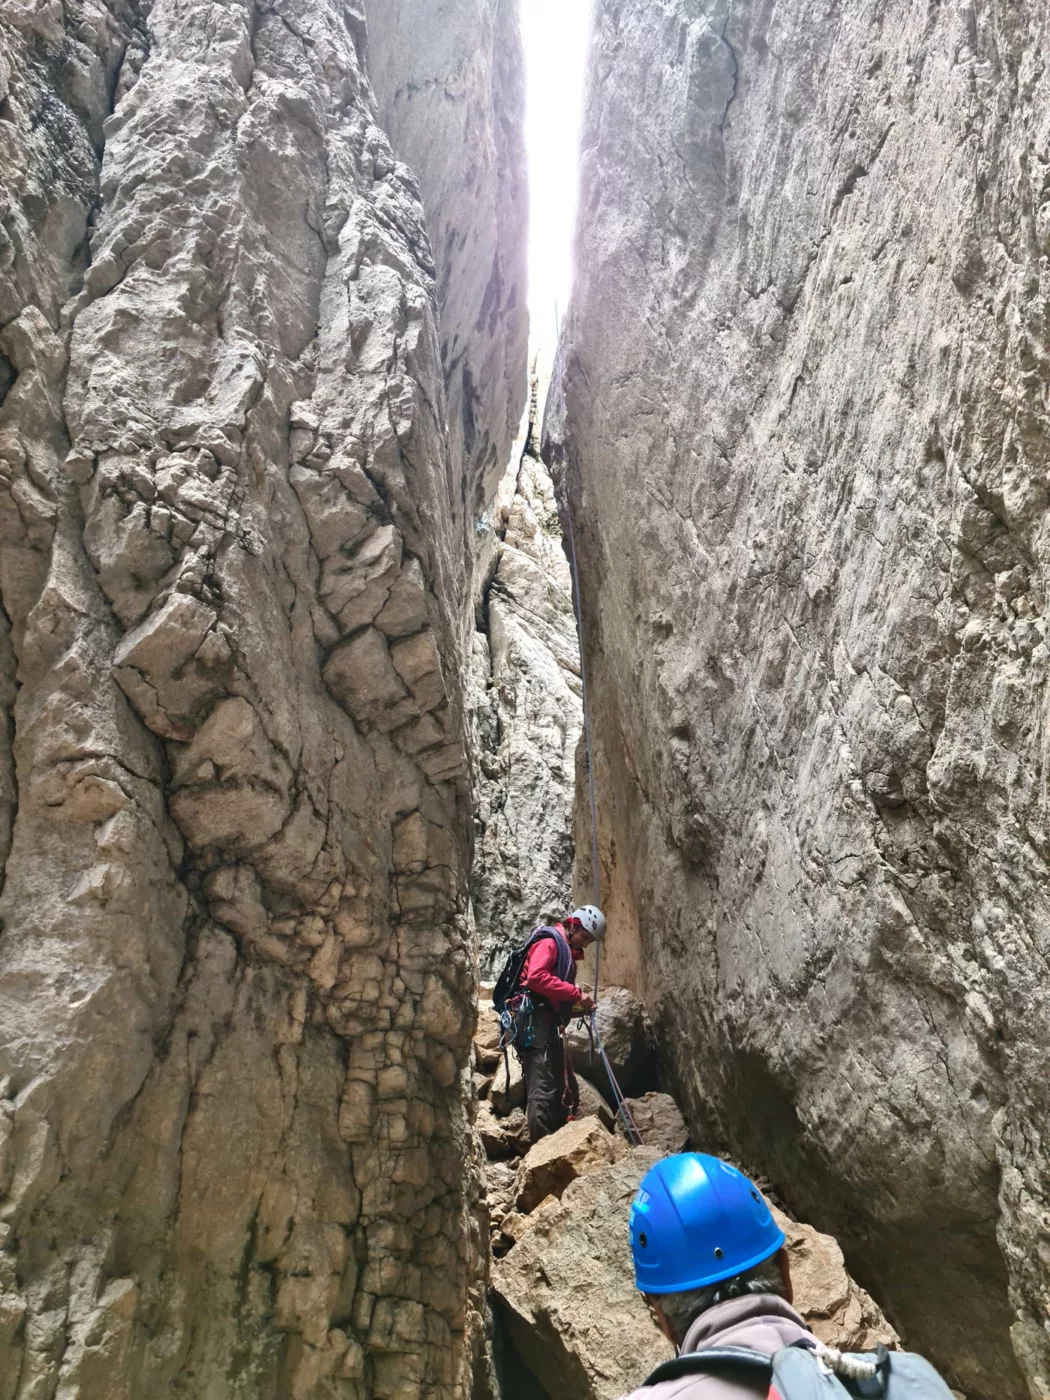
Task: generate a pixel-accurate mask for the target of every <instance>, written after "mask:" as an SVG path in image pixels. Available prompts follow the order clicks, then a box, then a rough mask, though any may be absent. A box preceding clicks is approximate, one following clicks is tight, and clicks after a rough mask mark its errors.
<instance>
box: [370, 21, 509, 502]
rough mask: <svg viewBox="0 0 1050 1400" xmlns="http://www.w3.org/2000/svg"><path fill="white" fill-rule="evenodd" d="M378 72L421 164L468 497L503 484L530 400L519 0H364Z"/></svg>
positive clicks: (408, 152) (409, 150)
mask: <svg viewBox="0 0 1050 1400" xmlns="http://www.w3.org/2000/svg"><path fill="white" fill-rule="evenodd" d="M364 4H365V10H366V12H367V14H368V27H369V36H370V38H369V72H370V74H371V78H372V82H373V85H374V87H375V90H376V96H377V98H378V101H379V112H380V121H381V124H382V126H383V128H384V130H385V131H387V132H388V133H389V136H390V140H391V143H392V144H393V147H394V150H395V152H396V153H397V154H398V155H399V156H400V157H401V159H402V160H405V161H407V162H408V164H409V165H410V166H411V167H412V169H413V170H415V171H416V172H417V173H418V175H419V183H420V189H421V190H422V193H423V206H424V209H425V211H426V219H427V228H428V229H429V232H430V238H431V242H432V244H433V246H434V253H435V259H436V261H437V266H438V304H439V306H440V309H441V333H442V339H441V353H442V358H443V361H444V366H445V375H446V386H447V394H448V425H449V436H450V441H451V448H452V457H453V461H455V462H457V463H458V462H460V461H462V463H463V473H462V478H461V480H460V482H459V484H458V489H459V490H460V492H461V495H462V500H463V501H464V503H465V505H466V508H467V509H468V510H470V511H471V512H473V514H474V515H476V516H479V515H481V513H482V512H483V511H484V509H485V508H486V506H487V505H488V503H489V502H490V501H491V500H492V497H493V496H494V495H495V492H496V487H497V485H498V484H499V481H500V477H501V476H502V474H503V472H504V471H505V469H506V466H507V460H508V454H509V451H510V446H511V443H512V441H513V439H514V436H515V434H516V432H517V430H518V424H519V422H520V420H521V415H522V412H523V410H524V408H525V395H526V382H527V381H526V375H525V356H526V352H527V346H528V338H529V320H528V311H527V307H526V302H525V225H526V221H527V219H528V194H527V185H526V179H525V147H524V136H523V131H524V104H525V84H524V70H523V56H522V48H521V35H520V32H519V28H518V0H446V3H442V4H440V5H436V4H433V3H432V0H364Z"/></svg>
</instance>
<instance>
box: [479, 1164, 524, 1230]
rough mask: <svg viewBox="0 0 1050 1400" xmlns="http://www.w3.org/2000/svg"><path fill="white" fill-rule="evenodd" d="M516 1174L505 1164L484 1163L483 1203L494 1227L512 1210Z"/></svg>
mask: <svg viewBox="0 0 1050 1400" xmlns="http://www.w3.org/2000/svg"><path fill="white" fill-rule="evenodd" d="M517 1179H518V1173H517V1171H516V1170H515V1168H514V1167H513V1166H511V1165H510V1164H509V1163H507V1162H486V1163H485V1202H486V1204H487V1206H488V1208H489V1220H490V1221H491V1222H492V1224H493V1225H494V1226H497V1225H499V1224H500V1222H501V1221H502V1220H503V1218H504V1217H505V1216H507V1215H509V1214H510V1212H511V1211H512V1210H513V1209H514V1191H515V1186H516V1183H517Z"/></svg>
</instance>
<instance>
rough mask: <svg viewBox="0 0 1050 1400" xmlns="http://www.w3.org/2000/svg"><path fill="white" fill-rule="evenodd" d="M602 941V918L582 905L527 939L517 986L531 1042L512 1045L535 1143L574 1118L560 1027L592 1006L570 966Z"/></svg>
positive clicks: (572, 1081) (574, 1093) (574, 1094)
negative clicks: (527, 1009)
mask: <svg viewBox="0 0 1050 1400" xmlns="http://www.w3.org/2000/svg"><path fill="white" fill-rule="evenodd" d="M604 936H605V915H604V914H603V913H602V911H601V910H600V909H598V908H596V907H595V906H594V905H593V904H585V905H584V906H583V907H582V908H580V909H577V910H575V912H574V913H572V914H570V915H569V917H568V918H567V919H566V920H565V922H564V923H558V924H544V925H541V926H540V927H539V928H538V929H537V930H536V931H535V933H534V934H533V935H532V940H531V944H530V946H529V950H528V953H527V954H526V957H525V965H524V967H523V968H522V972H521V977H520V979H519V982H518V986H519V987H520V989H521V990H522V991H523V992H528V993H529V996H530V998H531V1001H532V1016H531V1036H530V1037H528V1039H529V1044H528V1045H527V1046H526V1045H524V1044H522V1042H521V1041H519V1042H518V1047H517V1048H518V1054H519V1056H520V1058H521V1068H522V1073H523V1074H524V1076H525V1112H526V1115H527V1116H528V1120H529V1137H530V1138H531V1140H532V1141H533V1142H537V1141H538V1140H539V1139H540V1138H541V1137H546V1136H547V1134H548V1133H553V1132H556V1131H557V1130H558V1129H559V1128H561V1127H563V1126H564V1124H565V1123H567V1122H568V1120H569V1118H570V1117H573V1116H574V1115H575V1114H576V1111H577V1109H578V1108H579V1106H580V1089H579V1085H578V1084H577V1083H576V1076H575V1074H574V1073H573V1069H572V1065H571V1064H570V1063H569V1057H568V1055H567V1054H566V1051H565V1040H564V1035H565V1027H566V1026H567V1025H568V1023H569V1022H570V1021H571V1020H572V1018H573V1016H586V1015H589V1014H590V1012H591V1011H593V1010H594V1002H593V1001H592V1000H591V998H590V997H589V996H587V995H586V993H584V992H581V990H580V988H579V987H577V985H576V964H577V963H578V962H580V961H581V960H582V958H583V954H584V951H585V950H586V949H587V948H588V947H589V946H590V945H591V944H592V943H594V942H596V941H599V940H600V939H602V938H604Z"/></svg>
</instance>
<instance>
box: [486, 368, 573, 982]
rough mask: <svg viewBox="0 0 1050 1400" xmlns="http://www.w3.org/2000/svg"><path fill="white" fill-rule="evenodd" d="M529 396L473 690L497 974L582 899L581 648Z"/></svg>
mask: <svg viewBox="0 0 1050 1400" xmlns="http://www.w3.org/2000/svg"><path fill="white" fill-rule="evenodd" d="M532 393H533V404H532V407H533V412H532V415H531V420H530V427H529V432H528V436H527V438H526V443H525V449H524V452H523V453H522V456H521V460H520V463H518V464H514V465H512V468H511V471H510V472H509V473H508V476H507V478H506V479H505V481H504V483H503V484H502V485H501V487H500V492H499V494H498V495H497V497H496V502H495V506H494V509H493V531H492V534H491V535H488V536H487V537H485V538H483V540H482V543H481V548H480V550H479V563H478V566H477V570H478V576H477V579H476V585H477V586H478V587H479V588H480V591H481V595H482V596H481V601H480V603H479V605H478V607H477V609H476V612H477V616H478V620H479V622H480V624H481V625H480V626H479V628H478V630H477V631H475V633H474V637H473V655H472V668H471V684H470V688H469V692H468V694H469V704H470V709H471V716H472V724H473V743H474V750H475V753H476V755H477V760H478V767H479V770H480V771H479V773H478V786H477V804H476V808H475V833H476V853H475V861H474V868H473V872H472V876H471V897H472V900H473V906H474V912H475V917H476V919H477V923H478V935H479V944H480V957H481V967H482V970H483V972H487V973H490V974H491V975H493V976H495V975H496V974H498V972H499V971H500V969H501V967H502V965H503V960H504V958H505V957H506V955H507V953H508V952H509V951H510V949H511V948H513V947H516V946H519V945H520V944H521V943H523V942H524V941H525V939H526V938H527V937H528V936H529V933H530V932H531V931H532V929H533V928H534V927H535V926H536V925H537V924H538V923H540V922H542V921H545V920H547V921H549V920H551V919H556V918H559V917H561V916H562V915H564V914H565V913H566V912H567V911H568V910H569V909H570V908H571V907H572V894H573V854H574V845H573V804H574V799H575V782H576V779H575V763H576V748H577V745H578V743H579V740H580V733H581V730H582V726H583V707H582V700H581V685H580V648H579V641H578V638H577V634H576V617H575V613H574V612H573V604H572V579H571V574H570V570H569V565H568V562H567V560H566V557H565V551H564V548H563V545H562V536H561V526H560V523H559V520H558V509H557V505H556V503H555V500H554V488H553V485H552V482H551V479H550V475H549V474H548V472H547V469H546V467H545V466H544V465H543V463H542V461H541V460H540V459H539V456H538V449H539V422H538V414H537V411H536V393H537V382H536V378H535V375H534V377H533V381H532ZM588 840H589V835H588Z"/></svg>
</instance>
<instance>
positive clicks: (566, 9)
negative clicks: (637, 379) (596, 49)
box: [521, 0, 591, 350]
mask: <svg viewBox="0 0 1050 1400" xmlns="http://www.w3.org/2000/svg"><path fill="white" fill-rule="evenodd" d="M590 13H591V0H521V22H522V37H523V39H524V44H525V83H526V111H525V144H526V148H527V151H528V161H529V200H530V214H529V314H530V317H531V322H532V344H533V349H534V350H535V349H538V348H540V347H541V346H542V347H544V348H545V349H549V348H551V347H552V346H553V343H554V341H555V338H556V333H557V327H556V322H555V307H557V312H558V315H559V316H561V315H564V314H565V307H566V304H567V302H568V299H569V286H570V281H571V264H570V244H571V242H572V228H573V220H574V217H575V212H576V181H577V168H578V153H579V132H580V109H581V105H582V99H583V79H584V68H585V63H586V53H587V34H588V30H589V26H590Z"/></svg>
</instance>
